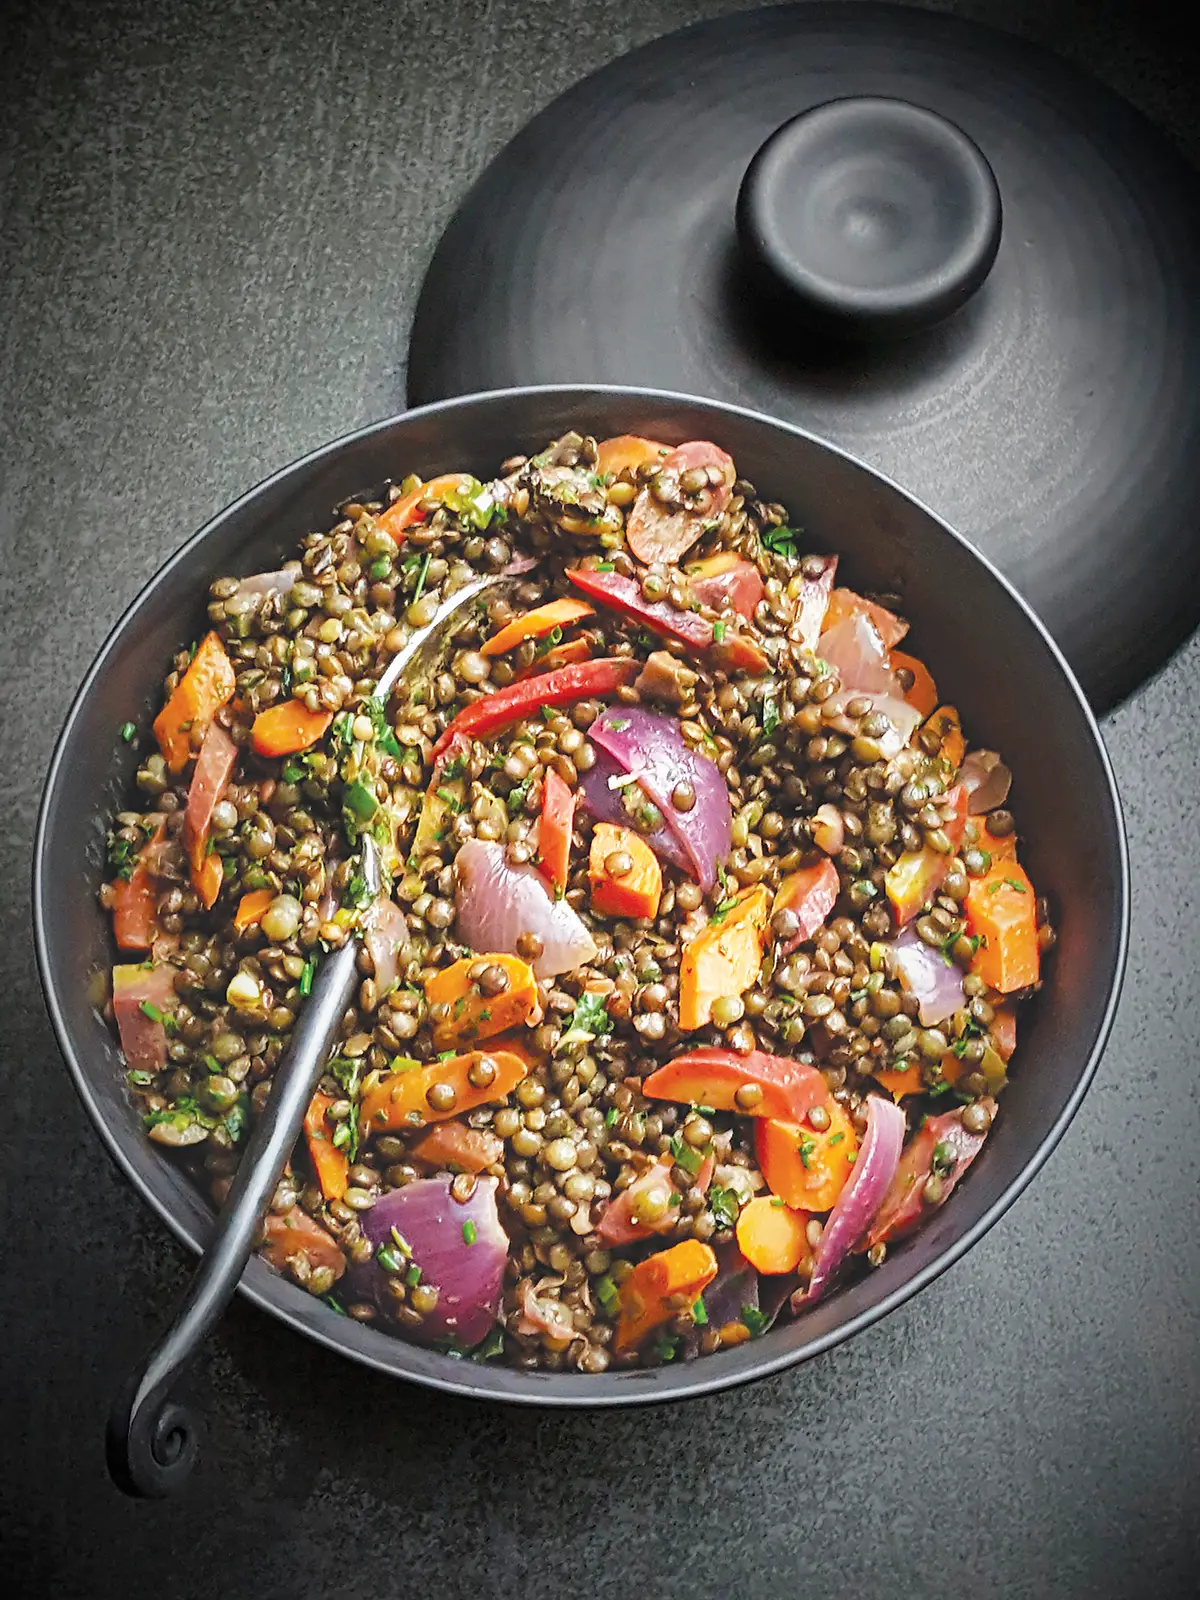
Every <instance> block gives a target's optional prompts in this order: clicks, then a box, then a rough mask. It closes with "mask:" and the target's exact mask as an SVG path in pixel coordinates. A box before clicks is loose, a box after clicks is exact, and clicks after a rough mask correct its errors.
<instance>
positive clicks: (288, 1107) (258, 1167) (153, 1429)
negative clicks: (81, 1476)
mask: <svg viewBox="0 0 1200 1600" xmlns="http://www.w3.org/2000/svg"><path fill="white" fill-rule="evenodd" d="M357 954H358V942H357V940H355V939H347V941H346V943H345V944H344V945H342V947H341V948H340V949H339V950H335V951H334V952H332V954H330V955H328V956H326V958H325V959H324V960H323V961H322V962H321V964H320V966H319V967H318V969H317V972H316V975H315V977H314V979H313V986H312V993H311V994H310V995H309V997H308V999H307V1000H306V1001H305V1004H304V1006H303V1008H302V1009H301V1012H300V1015H299V1018H298V1019H297V1022H296V1026H295V1029H294V1031H293V1033H292V1038H291V1042H290V1044H289V1045H288V1048H287V1050H286V1051H285V1052H284V1054H283V1056H282V1057H281V1058H280V1061H279V1064H278V1065H277V1067H276V1069H275V1074H274V1080H273V1082H272V1085H271V1093H270V1096H269V1097H268V1099H267V1103H266V1105H265V1106H264V1108H263V1110H262V1113H261V1114H260V1115H259V1117H258V1118H257V1119H256V1120H255V1123H254V1130H253V1133H252V1134H251V1137H250V1141H249V1143H248V1145H247V1147H246V1151H245V1154H244V1155H243V1156H242V1159H241V1161H240V1162H239V1164H238V1169H237V1173H236V1176H235V1177H234V1180H233V1183H232V1185H231V1186H230V1189H229V1194H228V1196H227V1198H226V1200H225V1204H224V1205H223V1206H222V1207H221V1211H220V1213H219V1215H218V1217H217V1219H216V1222H215V1224H214V1228H213V1234H212V1243H211V1245H210V1247H209V1249H208V1250H207V1251H206V1252H205V1255H204V1258H203V1260H202V1261H201V1263H200V1266H199V1268H198V1269H197V1271H196V1275H195V1277H194V1278H193V1279H192V1282H191V1285H190V1287H189V1289H188V1291H187V1294H186V1295H185V1296H184V1298H183V1301H182V1303H181V1304H180V1306H179V1309H178V1311H177V1312H176V1315H175V1318H174V1320H173V1321H172V1323H171V1325H170V1326H169V1328H168V1329H167V1330H166V1332H165V1333H164V1334H163V1336H162V1338H161V1339H160V1340H159V1341H158V1343H157V1344H156V1345H155V1346H154V1348H153V1350H152V1351H151V1352H150V1355H149V1356H148V1357H147V1358H146V1360H145V1361H144V1362H143V1363H142V1365H141V1366H140V1367H139V1368H138V1370H137V1371H136V1372H135V1373H134V1374H133V1376H132V1377H131V1378H130V1380H129V1381H128V1383H127V1384H126V1385H125V1387H124V1389H123V1390H122V1391H121V1394H120V1395H119V1396H118V1398H117V1401H116V1403H115V1404H114V1406H113V1409H112V1412H111V1414H110V1416H109V1422H108V1438H107V1456H108V1470H109V1472H110V1474H111V1475H112V1478H113V1480H114V1482H115V1483H116V1484H117V1486H118V1488H120V1489H123V1490H124V1491H125V1493H126V1494H129V1495H134V1496H142V1497H146V1498H153V1499H159V1498H162V1497H163V1496H166V1495H169V1494H173V1493H174V1492H175V1491H176V1490H177V1489H178V1488H179V1487H180V1486H181V1485H182V1484H183V1482H184V1481H185V1480H186V1478H187V1477H188V1475H189V1473H190V1472H191V1470H192V1467H193V1466H194V1464H195V1460H196V1452H197V1429H196V1423H195V1421H194V1419H193V1418H192V1416H191V1415H190V1414H189V1413H188V1411H187V1410H186V1409H185V1408H184V1407H183V1406H182V1405H180V1404H179V1402H178V1401H177V1400H174V1399H173V1398H172V1394H171V1391H172V1388H173V1386H174V1384H175V1382H176V1380H177V1378H178V1376H179V1374H180V1371H181V1369H182V1368H183V1367H184V1366H185V1364H186V1363H187V1362H188V1361H189V1360H190V1359H191V1357H192V1356H193V1355H194V1354H195V1353H196V1350H197V1348H198V1347H199V1345H200V1344H201V1342H202V1341H203V1339H204V1338H205V1336H206V1335H207V1334H208V1332H209V1331H210V1329H211V1328H212V1327H213V1325H214V1323H216V1322H217V1320H218V1319H219V1318H220V1316H221V1313H222V1312H223V1311H224V1309H225V1306H226V1304H227V1303H228V1301H229V1300H230V1298H231V1297H232V1295H233V1292H234V1290H235V1289H236V1288H237V1285H238V1280H239V1279H240V1278H241V1275H242V1272H243V1269H244V1268H245V1266H246V1263H247V1261H248V1260H249V1259H250V1254H251V1252H252V1250H253V1249H254V1246H255V1243H256V1241H257V1238H258V1230H259V1227H260V1225H261V1223H262V1219H263V1215H264V1213H265V1212H266V1209H267V1206H268V1205H269V1204H270V1201H271V1196H272V1195H273V1194H274V1193H275V1187H276V1185H277V1184H278V1182H279V1177H280V1174H281V1173H282V1171H283V1167H284V1163H285V1162H286V1160H287V1158H288V1156H289V1154H290V1153H291V1150H292V1147H293V1145H294V1144H295V1142H296V1139H297V1137H298V1135H299V1132H300V1125H301V1122H302V1120H303V1117H304V1113H305V1111H306V1109H307V1107H308V1103H309V1101H310V1100H311V1099H312V1094H313V1089H314V1087H315V1085H316V1083H317V1080H318V1078H319V1077H320V1076H321V1071H322V1068H323V1067H324V1064H325V1061H326V1058H327V1056H328V1054H329V1047H330V1045H331V1044H332V1042H333V1040H334V1039H335V1037H336V1036H337V1030H338V1026H339V1024H340V1023H341V1020H342V1017H343V1015H344V1014H345V1012H346V1009H347V1007H348V1006H349V1004H350V1002H351V999H352V997H353V995H354V990H355V987H356V985H357V982H358V969H357V965H356V958H357Z"/></svg>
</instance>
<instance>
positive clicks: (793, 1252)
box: [737, 1124, 809, 1273]
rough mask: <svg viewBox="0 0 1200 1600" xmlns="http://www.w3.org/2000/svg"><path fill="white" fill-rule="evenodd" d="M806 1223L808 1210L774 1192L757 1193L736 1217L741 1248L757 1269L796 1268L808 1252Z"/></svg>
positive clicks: (784, 1269)
mask: <svg viewBox="0 0 1200 1600" xmlns="http://www.w3.org/2000/svg"><path fill="white" fill-rule="evenodd" d="M764 1126H766V1124H764ZM807 1226H808V1212H807V1211H793V1210H792V1209H791V1208H790V1206H786V1205H784V1203H783V1201H782V1200H780V1199H779V1198H778V1197H777V1196H775V1195H769V1194H759V1195H755V1197H754V1199H753V1200H751V1202H750V1204H749V1205H748V1206H745V1207H743V1209H742V1213H741V1215H740V1216H739V1217H738V1220H737V1242H738V1249H739V1250H740V1251H741V1252H742V1254H743V1255H744V1256H745V1258H746V1260H747V1261H748V1262H749V1263H750V1265H751V1266H752V1267H753V1268H754V1270H755V1271H756V1272H763V1273H783V1272H795V1270H796V1268H797V1267H798V1266H799V1265H800V1263H801V1262H802V1261H803V1260H804V1258H805V1256H807V1255H808V1254H809V1245H808V1236H807V1234H806V1232H805V1229H806V1228H807Z"/></svg>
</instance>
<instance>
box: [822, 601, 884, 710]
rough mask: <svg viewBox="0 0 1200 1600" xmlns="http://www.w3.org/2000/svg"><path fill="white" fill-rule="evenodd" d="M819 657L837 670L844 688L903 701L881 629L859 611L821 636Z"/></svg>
mask: <svg viewBox="0 0 1200 1600" xmlns="http://www.w3.org/2000/svg"><path fill="white" fill-rule="evenodd" d="M817 654H818V655H819V656H820V657H821V659H822V660H823V661H827V662H828V663H829V665H830V666H831V667H834V668H836V669H837V673H838V676H839V677H840V678H841V680H842V688H843V689H854V690H857V691H858V692H859V693H860V694H866V693H868V692H871V691H873V692H875V693H877V694H886V695H894V696H896V697H897V698H903V696H901V695H900V694H899V692H898V686H897V683H896V675H895V673H894V672H893V671H892V665H891V662H890V661H889V659H888V653H887V650H886V648H885V647H884V643H883V640H882V639H881V638H880V637H879V630H878V629H877V628H876V626H875V624H874V623H873V622H872V621H871V619H870V618H869V617H868V616H866V615H865V614H864V613H863V612H861V611H856V612H855V613H854V614H853V615H852V616H849V617H847V618H846V619H845V621H844V622H836V623H835V624H834V625H833V627H832V628H830V630H829V632H828V633H825V634H822V635H821V643H820V645H819V647H818V650H817Z"/></svg>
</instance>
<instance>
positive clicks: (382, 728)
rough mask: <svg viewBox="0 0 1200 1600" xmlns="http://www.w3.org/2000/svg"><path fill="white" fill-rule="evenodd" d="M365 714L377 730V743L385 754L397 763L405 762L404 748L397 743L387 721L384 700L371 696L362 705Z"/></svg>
mask: <svg viewBox="0 0 1200 1600" xmlns="http://www.w3.org/2000/svg"><path fill="white" fill-rule="evenodd" d="M362 709H363V714H364V715H365V716H367V717H369V718H370V719H371V726H372V728H373V729H374V730H375V743H376V744H377V745H378V746H379V748H380V749H381V750H382V751H383V752H384V754H385V755H389V756H392V757H394V758H395V760H397V761H403V760H404V748H403V746H402V745H401V744H399V743H398V742H397V739H396V735H395V734H394V733H393V732H392V728H391V724H390V723H389V722H388V719H387V708H386V707H385V705H384V703H383V701H382V700H380V699H379V698H378V697H377V696H375V695H373V694H369V695H368V696H367V698H366V699H365V700H364V701H363V703H362Z"/></svg>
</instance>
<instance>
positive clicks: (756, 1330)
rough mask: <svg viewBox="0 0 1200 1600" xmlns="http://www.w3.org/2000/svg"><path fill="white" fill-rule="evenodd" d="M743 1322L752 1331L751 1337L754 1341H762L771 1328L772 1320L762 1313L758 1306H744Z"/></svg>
mask: <svg viewBox="0 0 1200 1600" xmlns="http://www.w3.org/2000/svg"><path fill="white" fill-rule="evenodd" d="M742 1321H743V1322H744V1323H745V1324H746V1326H747V1327H748V1328H749V1329H750V1337H751V1338H752V1339H761V1338H762V1336H763V1334H764V1333H766V1331H767V1329H768V1327H769V1326H770V1322H771V1319H770V1318H769V1317H768V1316H767V1314H766V1313H765V1312H764V1311H760V1310H759V1309H758V1307H757V1306H743V1307H742Z"/></svg>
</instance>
